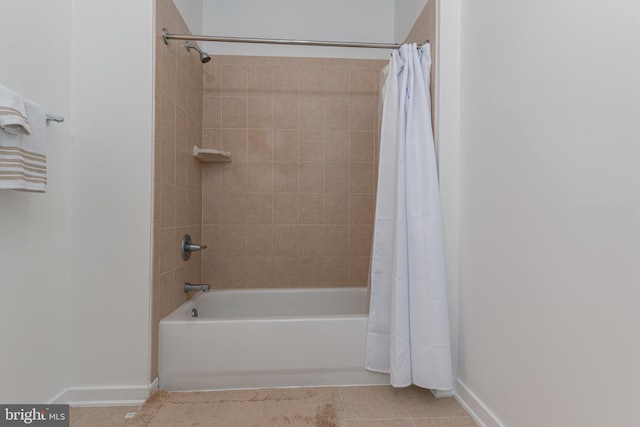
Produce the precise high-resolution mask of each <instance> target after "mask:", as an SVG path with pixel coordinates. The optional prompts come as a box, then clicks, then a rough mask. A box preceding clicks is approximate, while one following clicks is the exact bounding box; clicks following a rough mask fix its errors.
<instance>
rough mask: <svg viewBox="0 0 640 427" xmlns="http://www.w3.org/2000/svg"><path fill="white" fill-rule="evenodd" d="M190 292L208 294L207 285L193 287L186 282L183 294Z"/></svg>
mask: <svg viewBox="0 0 640 427" xmlns="http://www.w3.org/2000/svg"><path fill="white" fill-rule="evenodd" d="M191 291H202V292H209V285H194V284H192V283H189V282H186V283H185V284H184V293H185V294H186V293H187V292H191Z"/></svg>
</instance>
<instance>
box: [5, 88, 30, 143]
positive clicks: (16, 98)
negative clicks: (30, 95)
mask: <svg viewBox="0 0 640 427" xmlns="http://www.w3.org/2000/svg"><path fill="white" fill-rule="evenodd" d="M0 128H1V129H3V130H4V131H5V132H8V133H12V134H14V135H29V134H31V126H30V124H29V120H28V119H27V113H26V111H25V108H24V100H23V99H22V96H20V94H18V93H15V92H14V91H12V90H11V89H8V88H6V87H4V86H0Z"/></svg>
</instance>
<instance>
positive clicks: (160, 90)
mask: <svg viewBox="0 0 640 427" xmlns="http://www.w3.org/2000/svg"><path fill="white" fill-rule="evenodd" d="M163 27H168V28H170V29H171V31H173V32H176V33H189V30H188V28H187V26H186V25H185V23H184V21H183V20H182V17H181V16H180V14H179V13H178V11H177V9H176V8H175V6H174V4H173V2H172V1H171V0H157V7H156V34H157V35H158V36H157V38H156V95H155V109H156V111H155V121H156V123H155V126H156V129H155V147H154V151H155V153H154V159H155V165H154V215H153V217H154V222H153V224H154V229H153V236H154V241H153V253H154V258H153V297H152V298H153V300H152V313H153V321H152V324H153V331H152V332H153V333H152V355H153V356H152V369H151V378H152V379H153V378H155V377H156V375H157V355H158V322H159V321H160V319H162V318H163V317H164V316H166V315H167V314H169V313H170V312H171V311H173V310H174V309H175V308H177V307H178V306H179V305H180V304H182V303H183V302H184V301H185V294H184V291H183V284H184V282H185V281H190V282H194V283H199V282H200V281H201V258H200V255H199V254H198V253H196V254H194V256H192V257H191V259H190V260H189V261H187V262H185V261H183V260H182V258H181V256H180V250H179V246H180V240H181V238H182V236H183V235H184V234H185V233H189V234H190V235H191V236H192V237H193V238H194V240H195V241H196V242H197V241H199V240H200V238H201V236H202V166H201V164H200V163H199V162H198V161H197V160H195V159H194V158H193V156H192V153H191V151H190V150H191V147H193V146H194V145H199V143H200V141H201V140H202V64H201V63H200V61H199V58H198V55H197V54H195V53H193V52H192V53H188V52H187V50H186V49H184V48H182V47H180V45H181V44H182V42H179V41H175V40H174V41H171V42H170V44H169V45H166V44H165V43H164V42H163V40H162V37H160V33H161V31H162V28H163Z"/></svg>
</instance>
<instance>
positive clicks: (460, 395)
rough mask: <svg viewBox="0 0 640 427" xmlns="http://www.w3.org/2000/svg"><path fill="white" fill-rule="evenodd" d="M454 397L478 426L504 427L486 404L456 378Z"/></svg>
mask: <svg viewBox="0 0 640 427" xmlns="http://www.w3.org/2000/svg"><path fill="white" fill-rule="evenodd" d="M455 398H456V400H457V401H458V402H460V404H461V405H462V406H463V407H464V409H466V411H467V412H468V413H469V414H471V416H472V417H473V419H474V420H475V421H476V422H477V423H478V424H479V425H480V427H505V425H504V424H503V423H502V422H501V421H500V420H499V419H498V417H496V416H495V415H494V414H493V412H491V410H490V409H489V408H487V406H486V405H485V404H484V403H482V401H481V400H480V399H478V397H477V396H476V395H475V394H474V393H473V392H472V391H471V390H469V388H468V387H467V386H466V385H465V384H464V383H463V382H462V381H460V379H457V378H456V391H455Z"/></svg>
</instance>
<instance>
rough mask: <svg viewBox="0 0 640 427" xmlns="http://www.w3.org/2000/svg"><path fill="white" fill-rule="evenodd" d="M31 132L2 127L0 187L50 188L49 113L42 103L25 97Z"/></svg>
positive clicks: (43, 190) (41, 190) (35, 189)
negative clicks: (24, 132) (48, 170)
mask: <svg viewBox="0 0 640 427" xmlns="http://www.w3.org/2000/svg"><path fill="white" fill-rule="evenodd" d="M24 105H25V109H26V113H27V118H28V120H29V123H31V135H20V136H19V135H13V134H11V133H7V132H6V131H5V130H2V129H0V189H9V190H23V191H36V192H42V193H44V192H45V191H46V190H47V156H46V148H47V144H46V143H47V115H46V112H45V110H44V108H42V107H41V106H40V105H38V104H36V103H35V102H32V101H29V100H28V99H25V100H24Z"/></svg>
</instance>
